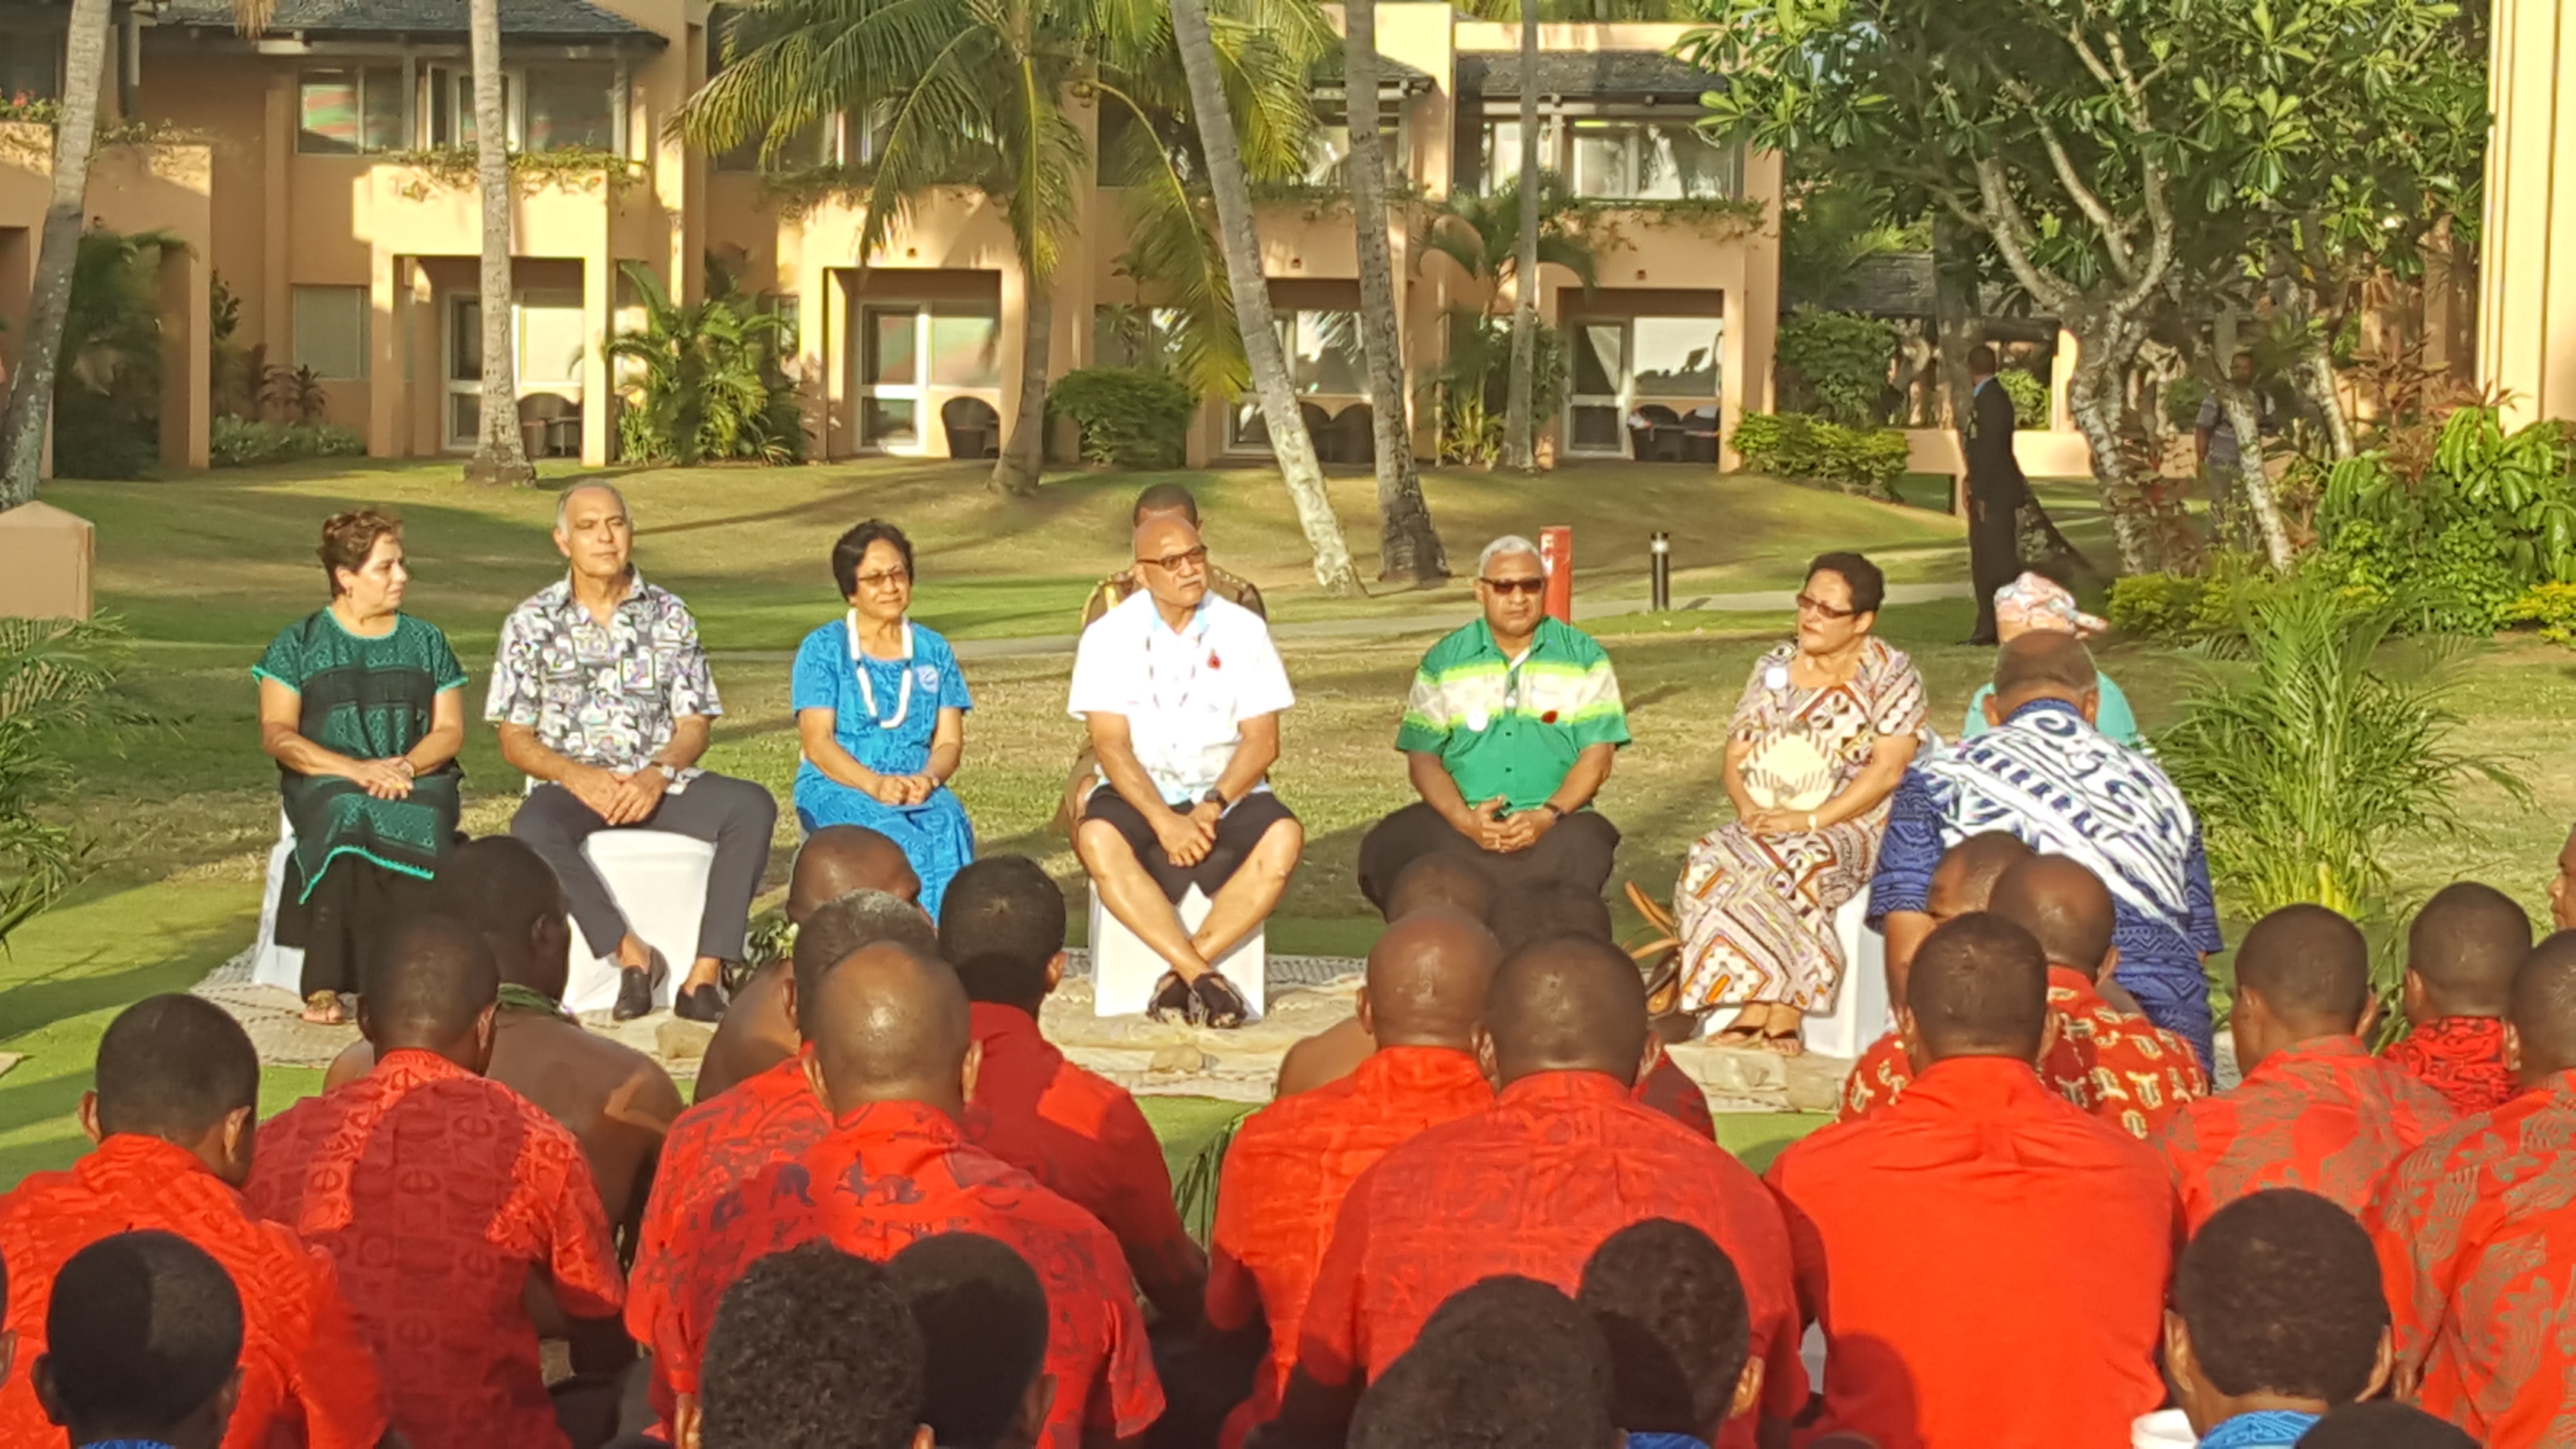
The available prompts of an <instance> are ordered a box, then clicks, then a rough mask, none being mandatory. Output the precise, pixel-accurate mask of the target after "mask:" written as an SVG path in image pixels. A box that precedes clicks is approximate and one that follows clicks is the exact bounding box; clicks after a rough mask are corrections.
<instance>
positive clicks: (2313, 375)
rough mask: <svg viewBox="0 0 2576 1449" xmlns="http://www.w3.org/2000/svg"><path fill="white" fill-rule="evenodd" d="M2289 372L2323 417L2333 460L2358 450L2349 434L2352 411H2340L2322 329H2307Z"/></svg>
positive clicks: (2341, 406) (2341, 405)
mask: <svg viewBox="0 0 2576 1449" xmlns="http://www.w3.org/2000/svg"><path fill="white" fill-rule="evenodd" d="M2291 376H2292V378H2293V379H2294V380H2295V381H2296V382H2297V384H2298V388H2299V395H2300V396H2301V397H2303V398H2306V399H2307V400H2308V406H2309V407H2311V408H2314V409H2315V410H2316V414H2317V416H2318V418H2320V419H2321V420H2323V421H2324V423H2325V429H2326V446H2327V447H2328V448H2330V449H2332V450H2333V452H2334V456H2335V461H2337V462H2342V461H2343V460H2344V459H2346V458H2350V457H2354V456H2356V455H2357V454H2359V453H2360V451H2361V444H2360V443H2359V441H2358V440H2356V439H2355V438H2354V437H2353V433H2352V414H2350V413H2348V412H2346V411H2344V403H2343V390H2342V389H2341V388H2338V387H2336V386H2335V371H2334V357H2333V355H2332V354H2331V353H2329V352H2328V351H2327V350H2326V339H2325V337H2324V335H2323V334H2322V333H2319V332H2317V331H2316V330H2315V329H2313V328H2311V329H2310V330H2309V335H2308V343H2307V346H2305V347H2304V348H2301V349H2300V352H2299V364H2298V366H2297V367H2296V368H2294V369H2292V371H2291Z"/></svg>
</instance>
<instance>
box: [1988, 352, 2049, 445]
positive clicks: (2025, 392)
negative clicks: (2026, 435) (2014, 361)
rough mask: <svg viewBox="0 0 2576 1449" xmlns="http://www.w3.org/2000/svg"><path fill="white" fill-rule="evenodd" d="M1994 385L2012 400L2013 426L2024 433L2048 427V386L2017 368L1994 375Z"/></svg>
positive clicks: (2010, 368)
mask: <svg viewBox="0 0 2576 1449" xmlns="http://www.w3.org/2000/svg"><path fill="white" fill-rule="evenodd" d="M1995 385H1996V386H1997V387H2000V388H2002V389H2003V390H2004V396H2006V397H2008V398H2011V399H2012V405H2013V426H2014V427H2016V428H2020V429H2022V430H2023V431H2025V432H2028V431H2031V430H2033V429H2038V428H2045V427H2047V426H2048V384H2047V383H2044V382H2042V381H2040V380H2039V378H2038V377H2037V376H2035V375H2033V374H2031V373H2027V372H2024V371H2022V370H2021V369H2020V368H2018V367H2007V368H2005V369H2004V370H2003V371H2001V372H1999V373H1997V374H1995Z"/></svg>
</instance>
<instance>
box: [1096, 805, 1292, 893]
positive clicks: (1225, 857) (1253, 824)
mask: <svg viewBox="0 0 2576 1449" xmlns="http://www.w3.org/2000/svg"><path fill="white" fill-rule="evenodd" d="M1082 818H1083V820H1084V821H1085V822H1086V823H1087V822H1089V821H1093V820H1097V821H1099V822H1101V823H1102V824H1104V825H1107V826H1109V827H1110V828H1112V829H1114V830H1116V831H1117V832H1118V835H1119V838H1121V839H1123V840H1125V841H1126V842H1127V848H1128V849H1129V850H1132V851H1134V852H1135V853H1136V863H1137V864H1139V865H1141V866H1143V867H1145V873H1146V874H1147V875H1150V876H1152V877H1153V878H1154V884H1155V885H1157V886H1160V887H1162V890H1163V895H1164V897H1165V898H1166V899H1168V900H1170V901H1171V902H1172V904H1174V905H1179V904H1180V903H1181V898H1182V897H1183V896H1186V895H1188V894H1189V893H1190V887H1191V886H1194V885H1195V886H1197V887H1198V888H1199V894H1201V895H1203V896H1206V897H1207V898H1208V899H1210V900H1214V899H1216V893H1217V892H1218V891H1220V890H1222V889H1224V888H1225V883H1226V882H1227V881H1229V880H1232V879H1234V873H1235V872H1236V871H1237V870H1239V869H1241V868H1242V866H1243V861H1244V857H1246V856H1248V855H1250V854H1252V850H1253V847H1254V846H1257V845H1259V844H1260V843H1261V837H1262V836H1264V835H1267V834H1269V833H1270V827H1271V826H1273V825H1276V824H1278V823H1279V822H1280V821H1282V820H1294V819H1296V818H1297V817H1296V815H1295V814H1293V813H1291V812H1290V810H1289V809H1288V807H1287V806H1285V805H1282V804H1280V803H1279V797H1278V796H1276V795H1274V794H1272V793H1270V792H1269V791H1267V790H1258V791H1255V792H1253V793H1252V794H1250V795H1246V796H1244V797H1243V798H1242V799H1240V800H1237V801H1236V802H1234V804H1233V806H1232V807H1231V808H1229V809H1228V810H1227V811H1226V812H1225V814H1224V815H1223V816H1222V817H1220V818H1219V819H1218V820H1217V823H1216V843H1215V844H1214V845H1211V846H1209V847H1208V853H1207V854H1206V855H1204V856H1201V857H1200V858H1199V863H1198V864H1196V865H1174V864H1172V858H1171V856H1169V855H1168V854H1165V853H1164V850H1163V841H1162V837H1160V836H1158V835H1156V834H1155V833H1154V827H1153V826H1151V825H1149V824H1147V823H1146V822H1145V815H1144V812H1143V811H1140V810H1138V809H1137V808H1136V807H1135V806H1133V805H1130V804H1128V803H1127V797H1126V796H1124V795H1121V794H1119V793H1118V791H1117V788H1116V787H1115V786H1110V785H1103V786H1101V787H1100V788H1099V789H1097V790H1094V791H1092V792H1091V799H1090V801H1089V803H1087V804H1085V805H1084V806H1083V810H1082Z"/></svg>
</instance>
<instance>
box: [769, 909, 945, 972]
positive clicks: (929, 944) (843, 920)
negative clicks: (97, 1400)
mask: <svg viewBox="0 0 2576 1449" xmlns="http://www.w3.org/2000/svg"><path fill="white" fill-rule="evenodd" d="M884 945H895V946H902V947H905V948H907V949H909V950H911V951H912V952H914V953H915V954H917V955H919V956H922V957H923V958H925V959H928V960H932V961H936V960H939V959H940V955H939V928H938V927H937V926H934V925H932V924H931V923H930V917H928V916H926V915H923V914H922V911H921V907H919V906H917V905H914V904H913V903H912V902H910V901H908V900H905V899H904V898H903V897H901V896H897V895H888V894H887V893H886V892H884V891H879V890H867V889H864V888H862V889H860V890H854V891H851V892H850V893H848V894H847V895H839V896H834V897H833V898H832V899H830V900H828V901H826V902H824V903H823V904H822V905H821V906H818V907H816V908H815V911H814V914H812V915H810V916H807V917H806V918H805V924H803V925H801V926H799V927H797V928H796V945H795V948H794V953H793V954H794V959H795V960H796V961H798V962H801V963H803V965H802V967H801V968H800V975H801V976H804V977H807V978H810V979H814V980H819V979H821V976H822V973H823V972H825V971H828V970H830V969H831V968H832V967H833V966H834V965H835V964H837V963H838V962H839V961H840V960H841V959H842V958H843V957H846V956H848V955H850V954H851V953H853V952H856V951H864V950H866V949H867V948H868V947H870V946H884Z"/></svg>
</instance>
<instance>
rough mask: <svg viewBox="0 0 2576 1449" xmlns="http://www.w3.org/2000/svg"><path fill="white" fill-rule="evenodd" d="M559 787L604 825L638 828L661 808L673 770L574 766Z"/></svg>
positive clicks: (569, 768) (667, 768)
mask: <svg viewBox="0 0 2576 1449" xmlns="http://www.w3.org/2000/svg"><path fill="white" fill-rule="evenodd" d="M557 783H559V784H561V785H562V786H563V787H564V788H565V789H567V790H569V791H571V792H572V797H573V798H574V799H576V800H579V801H580V802H581V803H583V804H584V805H587V806H589V807H590V808H591V810H592V811H593V812H594V813H596V814H597V815H598V816H599V818H600V820H601V822H602V823H604V824H608V825H637V824H641V823H642V822H644V821H647V820H650V819H652V818H653V812H654V811H656V810H659V809H660V808H662V795H663V792H665V791H667V790H669V789H670V788H671V770H670V768H669V767H668V766H665V765H656V764H646V765H643V766H641V767H639V768H637V769H632V770H608V769H602V768H601V767H599V766H597V765H572V766H568V767H566V769H565V770H564V772H563V778H562V779H561V780H560V781H558V782H557Z"/></svg>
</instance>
